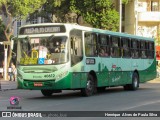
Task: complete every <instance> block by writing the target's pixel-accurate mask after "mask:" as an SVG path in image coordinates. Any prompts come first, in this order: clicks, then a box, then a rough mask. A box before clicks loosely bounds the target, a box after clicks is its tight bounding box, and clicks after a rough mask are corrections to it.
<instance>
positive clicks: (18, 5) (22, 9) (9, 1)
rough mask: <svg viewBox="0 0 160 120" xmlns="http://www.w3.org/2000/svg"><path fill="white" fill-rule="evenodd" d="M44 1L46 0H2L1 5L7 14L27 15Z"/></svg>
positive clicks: (13, 15)
mask: <svg viewBox="0 0 160 120" xmlns="http://www.w3.org/2000/svg"><path fill="white" fill-rule="evenodd" d="M44 3H45V0H0V7H1V10H2V12H3V13H4V14H5V15H6V16H8V15H9V14H10V15H11V16H12V17H26V16H27V15H28V14H30V13H33V12H34V11H35V10H37V9H39V8H40V7H41V5H42V4H44Z"/></svg>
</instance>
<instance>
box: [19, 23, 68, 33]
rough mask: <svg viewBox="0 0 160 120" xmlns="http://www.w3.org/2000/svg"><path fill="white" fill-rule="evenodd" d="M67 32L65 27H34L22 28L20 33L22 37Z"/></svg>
mask: <svg viewBox="0 0 160 120" xmlns="http://www.w3.org/2000/svg"><path fill="white" fill-rule="evenodd" d="M64 32H66V30H65V26H63V25H59V26H58V25H56V26H33V27H22V28H21V29H20V31H19V34H20V35H29V34H45V33H64Z"/></svg>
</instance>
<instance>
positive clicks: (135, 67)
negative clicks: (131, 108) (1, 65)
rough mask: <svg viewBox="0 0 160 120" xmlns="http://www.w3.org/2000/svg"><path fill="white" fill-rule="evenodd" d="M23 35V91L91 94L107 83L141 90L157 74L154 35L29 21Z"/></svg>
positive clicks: (20, 56) (19, 65)
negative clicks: (68, 91)
mask: <svg viewBox="0 0 160 120" xmlns="http://www.w3.org/2000/svg"><path fill="white" fill-rule="evenodd" d="M18 38H19V39H18V43H17V72H18V73H17V82H18V88H19V89H30V90H41V92H42V94H43V95H44V96H51V95H52V94H53V93H57V92H62V90H81V92H82V94H83V95H85V96H90V95H93V94H95V93H96V92H97V90H104V89H105V88H106V87H115V86H124V89H125V90H136V89H137V88H138V87H139V83H144V82H146V81H149V80H152V79H154V78H155V77H156V56H155V44H154V39H152V38H145V37H140V36H134V35H130V34H124V33H118V32H111V31H107V30H101V29H96V28H90V27H84V26H80V25H76V24H63V23H45V24H33V25H26V26H23V27H21V28H20V30H19V35H18Z"/></svg>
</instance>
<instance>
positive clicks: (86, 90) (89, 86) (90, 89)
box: [81, 74, 96, 96]
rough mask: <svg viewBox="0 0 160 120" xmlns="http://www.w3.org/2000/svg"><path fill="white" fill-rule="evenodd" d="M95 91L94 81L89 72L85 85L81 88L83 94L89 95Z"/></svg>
mask: <svg viewBox="0 0 160 120" xmlns="http://www.w3.org/2000/svg"><path fill="white" fill-rule="evenodd" d="M95 92H96V82H95V80H94V78H93V76H92V75H91V74H88V78H87V82H86V87H85V88H82V89H81V93H82V95H83V96H91V95H93V94H94V93H95Z"/></svg>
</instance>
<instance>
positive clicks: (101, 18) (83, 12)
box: [70, 0, 119, 31]
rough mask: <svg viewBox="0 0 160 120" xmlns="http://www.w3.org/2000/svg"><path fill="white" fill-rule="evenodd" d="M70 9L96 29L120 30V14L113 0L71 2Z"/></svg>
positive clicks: (73, 0) (75, 0)
mask: <svg viewBox="0 0 160 120" xmlns="http://www.w3.org/2000/svg"><path fill="white" fill-rule="evenodd" d="M70 8H71V10H72V11H73V12H75V13H77V15H78V16H82V17H83V19H84V20H85V21H86V22H87V23H88V24H90V25H92V26H93V27H95V28H100V29H106V30H112V31H117V30H118V26H119V13H118V12H117V11H116V10H115V7H114V4H113V3H112V1H111V0H81V1H79V0H71V7H70Z"/></svg>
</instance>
